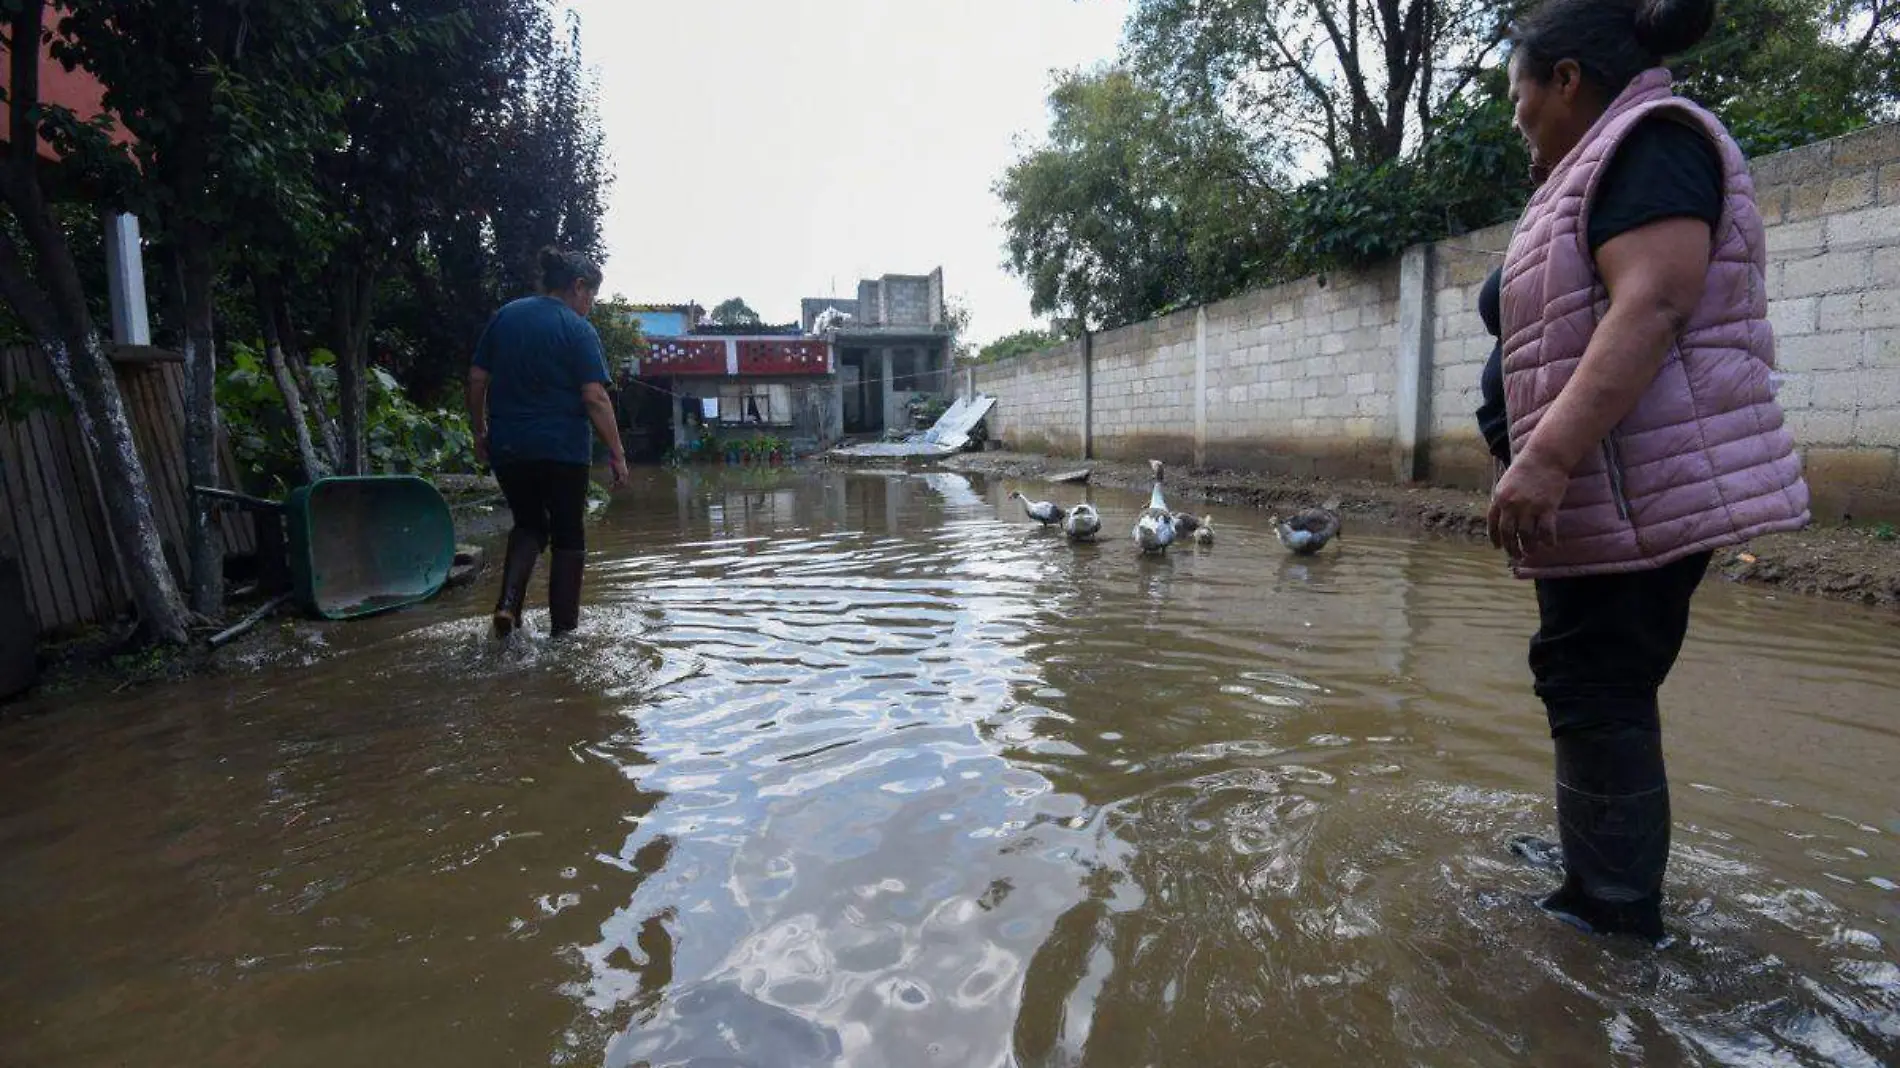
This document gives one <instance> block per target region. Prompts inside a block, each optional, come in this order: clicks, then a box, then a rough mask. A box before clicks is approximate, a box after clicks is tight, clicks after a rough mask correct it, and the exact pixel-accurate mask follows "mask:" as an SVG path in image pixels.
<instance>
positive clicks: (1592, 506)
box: [1502, 69, 1808, 578]
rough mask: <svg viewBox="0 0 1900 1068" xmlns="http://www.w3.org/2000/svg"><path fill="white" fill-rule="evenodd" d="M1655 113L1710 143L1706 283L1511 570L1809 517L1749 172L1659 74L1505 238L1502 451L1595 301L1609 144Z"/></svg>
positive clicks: (1636, 551)
mask: <svg viewBox="0 0 1900 1068" xmlns="http://www.w3.org/2000/svg"><path fill="white" fill-rule="evenodd" d="M1658 113H1663V114H1667V115H1668V117H1670V118H1672V119H1677V120H1679V121H1682V122H1684V123H1687V124H1689V125H1692V126H1695V127H1698V128H1700V129H1701V130H1703V131H1704V132H1706V133H1707V134H1708V136H1709V139H1710V140H1711V141H1713V142H1714V143H1715V145H1716V147H1717V149H1718V150H1719V151H1720V153H1721V157H1722V170H1723V175H1724V198H1725V199H1724V204H1723V213H1722V221H1721V224H1720V225H1719V226H1717V228H1716V231H1715V241H1714V249H1713V256H1712V257H1711V261H1710V264H1709V274H1708V280H1707V281H1706V282H1705V283H1704V284H1703V289H1702V300H1701V302H1700V303H1698V304H1697V305H1696V309H1695V312H1694V314H1693V315H1691V316H1690V319H1689V325H1688V327H1687V329H1685V330H1684V331H1683V332H1682V334H1681V335H1680V336H1679V337H1677V339H1676V343H1675V345H1674V346H1673V347H1671V349H1670V351H1669V356H1668V359H1667V362H1666V363H1665V364H1664V365H1663V368H1662V370H1661V372H1660V373H1659V374H1657V376H1656V380H1655V381H1654V382H1653V383H1652V384H1651V385H1650V387H1649V391H1648V392H1647V393H1645V394H1643V398H1642V400H1640V401H1639V402H1637V405H1636V408H1635V410H1633V411H1631V412H1630V414H1629V415H1628V416H1627V417H1625V418H1624V420H1623V421H1622V422H1621V423H1620V424H1618V425H1617V427H1616V429H1615V430H1614V431H1612V432H1611V434H1610V436H1609V437H1608V438H1607V439H1605V440H1604V442H1603V444H1602V447H1601V448H1600V449H1598V450H1596V451H1595V452H1593V453H1592V454H1591V455H1590V456H1589V457H1588V458H1587V459H1586V460H1585V461H1584V462H1583V463H1582V464H1581V465H1580V466H1579V467H1578V468H1577V470H1575V471H1574V472H1572V473H1571V476H1570V489H1569V492H1568V493H1566V494H1565V496H1564V500H1563V505H1562V508H1561V509H1560V511H1559V512H1558V514H1557V544H1556V545H1554V546H1547V547H1544V548H1541V549H1537V550H1534V551H1532V552H1530V553H1528V554H1526V555H1525V556H1524V557H1522V558H1520V559H1518V560H1517V561H1515V563H1514V565H1513V569H1514V570H1515V572H1516V573H1517V575H1518V577H1519V578H1559V577H1564V576H1570V575H1591V574H1603V573H1609V572H1617V571H1641V570H1645V569H1648V568H1655V567H1661V566H1662V565H1664V564H1667V563H1669V562H1670V561H1672V560H1676V559H1679V558H1681V557H1684V556H1688V555H1690V554H1692V553H1696V552H1701V551H1703V550H1706V549H1715V548H1720V547H1722V546H1725V545H1735V544H1737V543H1740V542H1743V541H1747V540H1748V539H1750V538H1753V537H1757V536H1759V535H1762V534H1769V533H1773V532H1776V531H1784V530H1798V529H1800V528H1801V527H1803V526H1806V525H1807V522H1808V488H1807V484H1806V483H1805V482H1803V481H1802V478H1801V458H1800V456H1799V455H1797V454H1796V452H1795V448H1794V439H1793V438H1792V437H1791V436H1790V435H1789V433H1788V431H1787V429H1786V428H1785V427H1784V426H1783V425H1782V416H1781V408H1780V406H1779V405H1777V404H1776V403H1775V399H1774V387H1773V385H1772V384H1771V382H1770V372H1771V370H1772V369H1773V367H1774V362H1775V337H1774V332H1773V331H1772V330H1771V329H1770V328H1769V325H1768V297H1767V292H1766V287H1765V285H1764V279H1763V274H1764V268H1765V266H1766V259H1767V249H1766V245H1765V243H1764V238H1763V235H1762V222H1761V214H1760V212H1759V211H1757V210H1756V208H1755V186H1754V182H1753V181H1751V180H1750V178H1749V176H1748V164H1747V162H1746V161H1745V160H1744V159H1743V158H1742V153H1741V149H1740V148H1738V147H1737V146H1736V144H1735V141H1734V140H1733V139H1732V138H1730V137H1729V135H1728V131H1727V130H1725V129H1723V127H1722V124H1721V123H1720V122H1719V121H1718V120H1717V119H1716V118H1715V116H1713V115H1710V114H1709V113H1708V112H1706V111H1704V110H1702V109H1701V108H1699V107H1696V106H1695V105H1694V104H1691V103H1689V102H1688V101H1686V100H1683V99H1681V98H1680V97H1677V96H1676V95H1675V94H1674V93H1673V92H1672V91H1671V89H1670V77H1669V72H1668V71H1666V70H1661V69H1657V70H1651V71H1648V72H1647V73H1645V74H1643V75H1642V76H1640V77H1638V78H1637V79H1636V80H1635V81H1634V82H1631V83H1630V85H1629V88H1627V89H1625V90H1624V91H1623V93H1622V94H1621V95H1620V96H1618V97H1617V98H1616V100H1615V102H1613V103H1612V104H1611V105H1610V108H1609V110H1608V111H1607V112H1605V113H1604V115H1603V117H1602V118H1601V119H1600V120H1598V121H1597V124H1596V125H1595V126H1594V127H1593V128H1592V129H1591V130H1590V132H1589V133H1588V134H1586V135H1585V136H1584V138H1583V141H1582V142H1581V143H1579V144H1578V145H1577V147H1576V148H1575V149H1573V150H1572V151H1571V153H1570V154H1569V155H1568V156H1566V157H1565V158H1564V160H1563V162H1561V163H1560V164H1558V166H1557V168H1556V170H1554V171H1553V172H1552V173H1551V175H1550V178H1549V180H1548V181H1546V182H1545V183H1544V185H1543V187H1542V188H1541V189H1539V190H1538V191H1537V193H1536V195H1535V196H1533V197H1532V198H1531V202H1530V206H1529V207H1527V208H1526V209H1525V210H1524V218H1523V219H1522V220H1521V221H1520V222H1519V223H1518V225H1517V232H1516V233H1515V234H1514V235H1513V236H1512V238H1511V246H1510V251H1509V252H1508V253H1507V254H1506V257H1505V261H1504V286H1503V290H1502V311H1503V327H1504V330H1503V333H1504V392H1505V408H1506V410H1507V411H1508V413H1509V416H1510V423H1511V451H1512V452H1513V453H1518V454H1521V452H1522V450H1523V448H1524V446H1525V443H1526V441H1527V440H1528V439H1529V438H1530V435H1531V431H1532V430H1534V429H1536V427H1537V423H1538V420H1539V419H1540V418H1542V416H1543V414H1544V411H1545V409H1547V408H1548V407H1549V406H1550V404H1551V402H1552V401H1554V400H1556V398H1557V394H1558V393H1559V392H1560V391H1561V390H1562V389H1563V388H1564V384H1565V383H1567V382H1568V381H1569V380H1570V376H1571V375H1572V374H1573V373H1575V371H1576V368H1577V364H1578V363H1579V362H1580V361H1581V360H1582V358H1583V353H1584V348H1585V346H1587V345H1588V344H1589V342H1590V336H1591V334H1592V333H1594V332H1595V330H1596V324H1597V322H1598V321H1599V320H1600V319H1601V318H1602V317H1603V314H1604V312H1605V311H1607V310H1608V309H1609V296H1608V294H1607V293H1606V291H1605V290H1604V287H1603V282H1602V280H1601V279H1600V278H1598V277H1597V272H1596V264H1595V262H1594V259H1593V257H1592V256H1591V254H1590V249H1589V238H1588V236H1587V235H1588V233H1589V229H1588V224H1587V223H1588V221H1587V215H1588V211H1589V204H1590V201H1591V199H1592V197H1593V196H1594V195H1595V193H1596V187H1597V181H1598V179H1599V178H1600V177H1601V175H1602V174H1603V170H1604V166H1603V165H1604V163H1605V162H1606V161H1607V160H1609V159H1610V158H1611V155H1612V153H1613V152H1614V151H1615V149H1616V146H1617V145H1618V144H1620V143H1621V142H1622V140H1623V138H1624V137H1625V136H1627V135H1628V133H1629V132H1630V130H1632V129H1634V128H1635V126H1636V124H1637V123H1638V122H1640V121H1641V120H1642V119H1644V118H1646V117H1648V116H1650V115H1654V114H1658Z"/></svg>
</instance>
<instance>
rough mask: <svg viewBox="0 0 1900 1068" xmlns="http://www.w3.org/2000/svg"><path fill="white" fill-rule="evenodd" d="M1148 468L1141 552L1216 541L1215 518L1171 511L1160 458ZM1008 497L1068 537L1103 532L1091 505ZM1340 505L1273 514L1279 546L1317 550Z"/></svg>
mask: <svg viewBox="0 0 1900 1068" xmlns="http://www.w3.org/2000/svg"><path fill="white" fill-rule="evenodd" d="M1148 468H1149V470H1151V471H1153V472H1154V488H1153V489H1152V490H1150V491H1149V494H1148V507H1146V508H1144V509H1142V512H1141V515H1140V516H1139V517H1138V518H1136V520H1135V529H1134V539H1135V547H1136V548H1138V549H1140V550H1141V551H1142V552H1143V553H1163V552H1166V551H1167V550H1168V546H1170V545H1173V544H1174V543H1175V542H1176V541H1178V540H1180V539H1183V538H1185V539H1187V540H1188V541H1190V542H1192V543H1193V544H1195V545H1202V546H1205V545H1212V544H1214V517H1213V516H1198V517H1197V516H1195V515H1193V514H1191V513H1188V512H1176V511H1173V510H1172V509H1170V508H1169V507H1168V502H1167V501H1166V500H1164V499H1163V498H1162V496H1161V482H1162V479H1163V478H1164V477H1165V475H1166V473H1167V471H1166V468H1165V467H1164V466H1163V465H1162V463H1161V461H1160V460H1149V461H1148ZM1009 496H1010V499H1011V500H1016V501H1021V502H1022V505H1023V514H1024V515H1027V516H1028V517H1029V518H1031V519H1033V520H1035V521H1036V522H1038V523H1040V524H1042V525H1043V526H1044V527H1061V528H1062V533H1064V534H1065V535H1067V536H1068V538H1069V540H1070V541H1077V542H1088V541H1094V540H1096V539H1097V538H1098V537H1099V536H1100V535H1101V533H1102V515H1101V513H1100V512H1098V511H1096V510H1095V506H1094V505H1092V504H1087V503H1083V504H1077V505H1073V506H1071V507H1067V508H1065V507H1063V506H1062V505H1059V504H1057V503H1055V502H1054V501H1032V500H1030V499H1029V498H1028V497H1025V496H1023V495H1022V494H1021V493H1016V492H1012V493H1011V494H1010V495H1009ZM1337 507H1338V506H1337V505H1336V504H1332V503H1330V502H1329V504H1328V506H1327V507H1323V508H1308V509H1306V510H1305V511H1302V512H1300V513H1298V514H1296V515H1293V516H1290V517H1288V518H1285V519H1280V518H1275V519H1274V520H1273V529H1274V530H1275V532H1277V533H1278V534H1279V536H1280V544H1282V545H1284V546H1286V548H1287V550H1288V551H1289V552H1293V553H1296V554H1298V555H1301V556H1310V555H1312V554H1313V553H1316V552H1319V551H1320V550H1321V549H1323V548H1325V547H1326V545H1327V543H1329V542H1331V541H1332V540H1333V539H1335V538H1337V537H1338V536H1339V513H1338V512H1337V511H1335V509H1336V508H1337Z"/></svg>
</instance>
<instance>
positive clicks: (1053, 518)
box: [1009, 490, 1064, 527]
mask: <svg viewBox="0 0 1900 1068" xmlns="http://www.w3.org/2000/svg"><path fill="white" fill-rule="evenodd" d="M1009 499H1010V500H1012V501H1021V502H1023V514H1024V515H1026V516H1028V517H1029V518H1031V519H1033V520H1035V521H1036V522H1038V523H1041V524H1042V525H1043V526H1045V527H1052V526H1055V525H1056V524H1057V523H1060V522H1062V517H1063V514H1064V513H1063V511H1062V507H1061V506H1060V505H1058V504H1056V502H1054V501H1032V500H1030V499H1029V498H1027V497H1025V496H1023V495H1022V494H1021V493H1018V492H1016V491H1015V490H1011V491H1010V494H1009Z"/></svg>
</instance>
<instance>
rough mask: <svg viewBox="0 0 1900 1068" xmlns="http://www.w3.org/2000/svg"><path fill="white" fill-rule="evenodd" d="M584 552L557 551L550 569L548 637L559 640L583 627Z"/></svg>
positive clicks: (577, 550) (571, 550)
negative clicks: (555, 637) (582, 584)
mask: <svg viewBox="0 0 1900 1068" xmlns="http://www.w3.org/2000/svg"><path fill="white" fill-rule="evenodd" d="M586 567H587V551H586V550H584V549H556V550H554V562H553V563H552V564H550V565H549V567H548V633H550V634H553V635H556V636H559V635H562V634H566V633H567V632H568V631H571V630H573V629H574V628H575V627H578V626H580V625H581V573H582V571H584V570H585V569H586Z"/></svg>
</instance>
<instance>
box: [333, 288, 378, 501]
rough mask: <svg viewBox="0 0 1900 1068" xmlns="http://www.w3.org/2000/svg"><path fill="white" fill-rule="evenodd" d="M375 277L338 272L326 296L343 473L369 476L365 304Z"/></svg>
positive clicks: (367, 333) (367, 350) (367, 362)
mask: <svg viewBox="0 0 1900 1068" xmlns="http://www.w3.org/2000/svg"><path fill="white" fill-rule="evenodd" d="M374 284H375V274H374V272H373V271H372V270H371V269H370V268H369V267H364V266H355V267H350V268H346V269H344V270H342V271H339V272H338V273H337V275H336V278H335V284H334V287H333V290H332V292H331V295H330V299H331V303H330V327H331V335H332V340H333V343H334V344H335V345H336V382H337V392H338V393H339V394H340V398H339V404H338V407H339V408H340V409H341V412H342V416H343V419H342V423H343V455H344V460H343V469H344V471H346V472H347V473H349V474H353V475H363V474H368V473H369V448H368V437H369V415H368V411H367V400H366V397H365V392H366V389H367V386H368V382H367V377H366V372H367V371H368V369H369V311H370V309H369V304H370V294H371V292H372V290H373V286H374Z"/></svg>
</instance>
